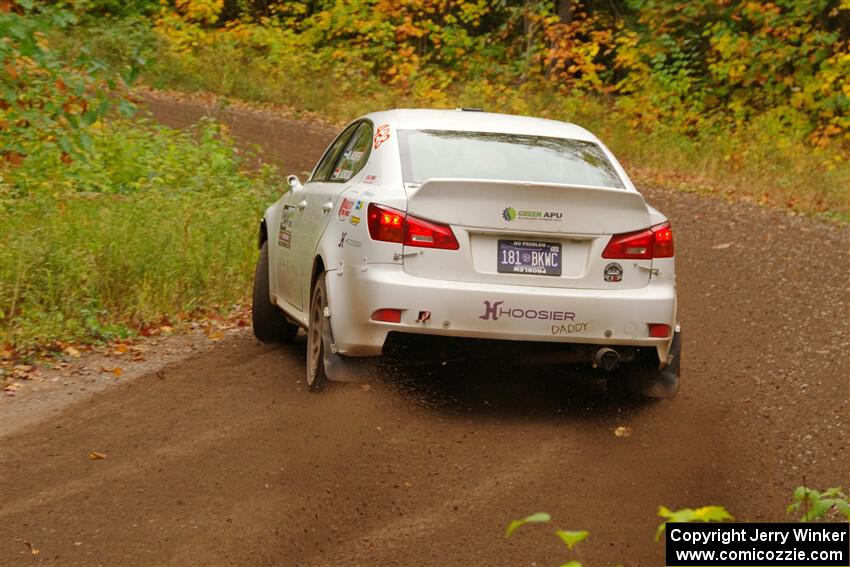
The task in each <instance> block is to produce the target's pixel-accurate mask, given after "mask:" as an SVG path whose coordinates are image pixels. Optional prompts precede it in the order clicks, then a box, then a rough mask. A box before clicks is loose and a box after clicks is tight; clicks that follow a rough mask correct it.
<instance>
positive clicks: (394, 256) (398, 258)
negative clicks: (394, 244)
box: [393, 250, 423, 262]
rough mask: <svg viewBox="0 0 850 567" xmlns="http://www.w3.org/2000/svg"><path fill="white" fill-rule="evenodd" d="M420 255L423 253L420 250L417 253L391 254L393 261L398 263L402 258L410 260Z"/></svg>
mask: <svg viewBox="0 0 850 567" xmlns="http://www.w3.org/2000/svg"><path fill="white" fill-rule="evenodd" d="M420 254H423V252H422V251H421V250H419V251H417V252H406V253H404V254H402V253H400V252H396V253H395V254H393V260H395V261H396V262H398V261H399V260H401V259H402V258H412V257H413V256H419V255H420Z"/></svg>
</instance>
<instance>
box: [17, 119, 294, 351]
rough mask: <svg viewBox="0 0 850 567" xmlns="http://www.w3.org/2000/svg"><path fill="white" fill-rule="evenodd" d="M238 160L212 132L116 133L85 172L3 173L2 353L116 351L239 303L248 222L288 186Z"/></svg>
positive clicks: (34, 168)
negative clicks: (150, 329) (90, 347)
mask: <svg viewBox="0 0 850 567" xmlns="http://www.w3.org/2000/svg"><path fill="white" fill-rule="evenodd" d="M244 159H245V156H240V155H239V154H238V153H237V151H236V149H235V148H234V146H233V144H232V142H231V141H230V140H229V139H228V137H227V135H226V133H225V132H223V131H222V129H221V127H220V126H218V125H216V124H214V123H212V122H202V123H200V124H199V125H198V126H197V127H196V128H195V129H194V130H193V131H189V132H183V131H177V130H172V129H169V128H166V127H163V126H158V125H154V124H152V123H150V122H147V121H125V120H115V121H110V122H106V123H104V124H99V125H98V127H96V128H94V129H93V130H92V144H91V149H90V151H89V152H88V154H87V155H86V156H85V158H84V159H78V160H73V161H71V162H70V163H64V162H63V161H62V160H61V159H59V156H54V155H43V156H40V155H30V156H28V157H27V159H26V160H24V162H23V164H22V165H21V166H19V167H14V168H11V167H6V168H5V169H0V175H2V177H0V226H2V227H3V228H2V242H3V245H2V247H0V266H2V269H0V346H3V348H12V349H14V350H15V351H17V352H19V353H20V352H27V351H30V350H33V349H43V348H44V347H46V346H49V345H51V344H55V343H56V342H57V341H61V342H69V343H70V342H79V343H91V342H97V341H102V340H112V339H116V338H123V337H126V336H129V335H132V334H133V333H135V332H136V331H137V330H139V329H140V328H143V327H144V326H145V325H149V324H156V322H158V321H162V320H175V319H179V318H181V317H188V316H190V315H191V314H192V313H197V312H201V311H205V310H221V309H227V308H228V307H229V306H230V305H232V304H233V303H234V302H238V301H241V300H244V298H245V297H246V296H247V293H248V290H249V289H250V281H251V274H252V270H253V265H254V262H255V260H256V241H255V233H256V226H257V219H258V218H259V217H260V215H261V214H262V210H263V208H264V207H265V206H266V205H267V204H268V203H269V202H271V201H272V200H274V198H276V196H277V194H278V193H279V191H280V188H282V187H284V186H285V185H284V183H283V182H282V181H281V180H280V178H279V177H278V176H277V173H276V171H275V170H273V169H271V168H269V167H263V168H260V169H259V170H257V171H254V172H253V173H249V172H248V171H247V168H244V167H242V166H243V164H244Z"/></svg>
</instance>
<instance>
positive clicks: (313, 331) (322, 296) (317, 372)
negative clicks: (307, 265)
mask: <svg viewBox="0 0 850 567" xmlns="http://www.w3.org/2000/svg"><path fill="white" fill-rule="evenodd" d="M327 308H328V295H327V288H326V287H325V274H324V273H322V274H319V275H318V277H317V278H316V283H315V284H314V285H313V291H312V293H311V294H310V326H309V327H307V387H308V388H309V389H310V391H311V392H319V391H321V390H322V389H323V388H324V387H325V384H326V383H327V381H328V375H327V373H326V372H325V341H324V337H325V336H326V335H329V334H330V333H329V330H328V328H327V327H326V326H327V325H330V321H329V320H328V318H327V317H325V310H326V309H327Z"/></svg>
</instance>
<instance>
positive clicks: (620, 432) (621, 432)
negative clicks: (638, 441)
mask: <svg viewBox="0 0 850 567" xmlns="http://www.w3.org/2000/svg"><path fill="white" fill-rule="evenodd" d="M614 436H615V437H620V438H623V437H631V436H632V428H631V427H628V426H625V425H621V426H620V427H618V428H617V429H615V430H614Z"/></svg>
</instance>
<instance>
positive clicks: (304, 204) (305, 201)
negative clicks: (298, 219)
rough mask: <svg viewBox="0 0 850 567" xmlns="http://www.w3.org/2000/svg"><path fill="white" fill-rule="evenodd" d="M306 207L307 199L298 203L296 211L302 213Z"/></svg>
mask: <svg viewBox="0 0 850 567" xmlns="http://www.w3.org/2000/svg"><path fill="white" fill-rule="evenodd" d="M306 206H307V199H304V200H303V201H300V202H299V203H298V210H299V211H303V210H304V208H305V207H306Z"/></svg>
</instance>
